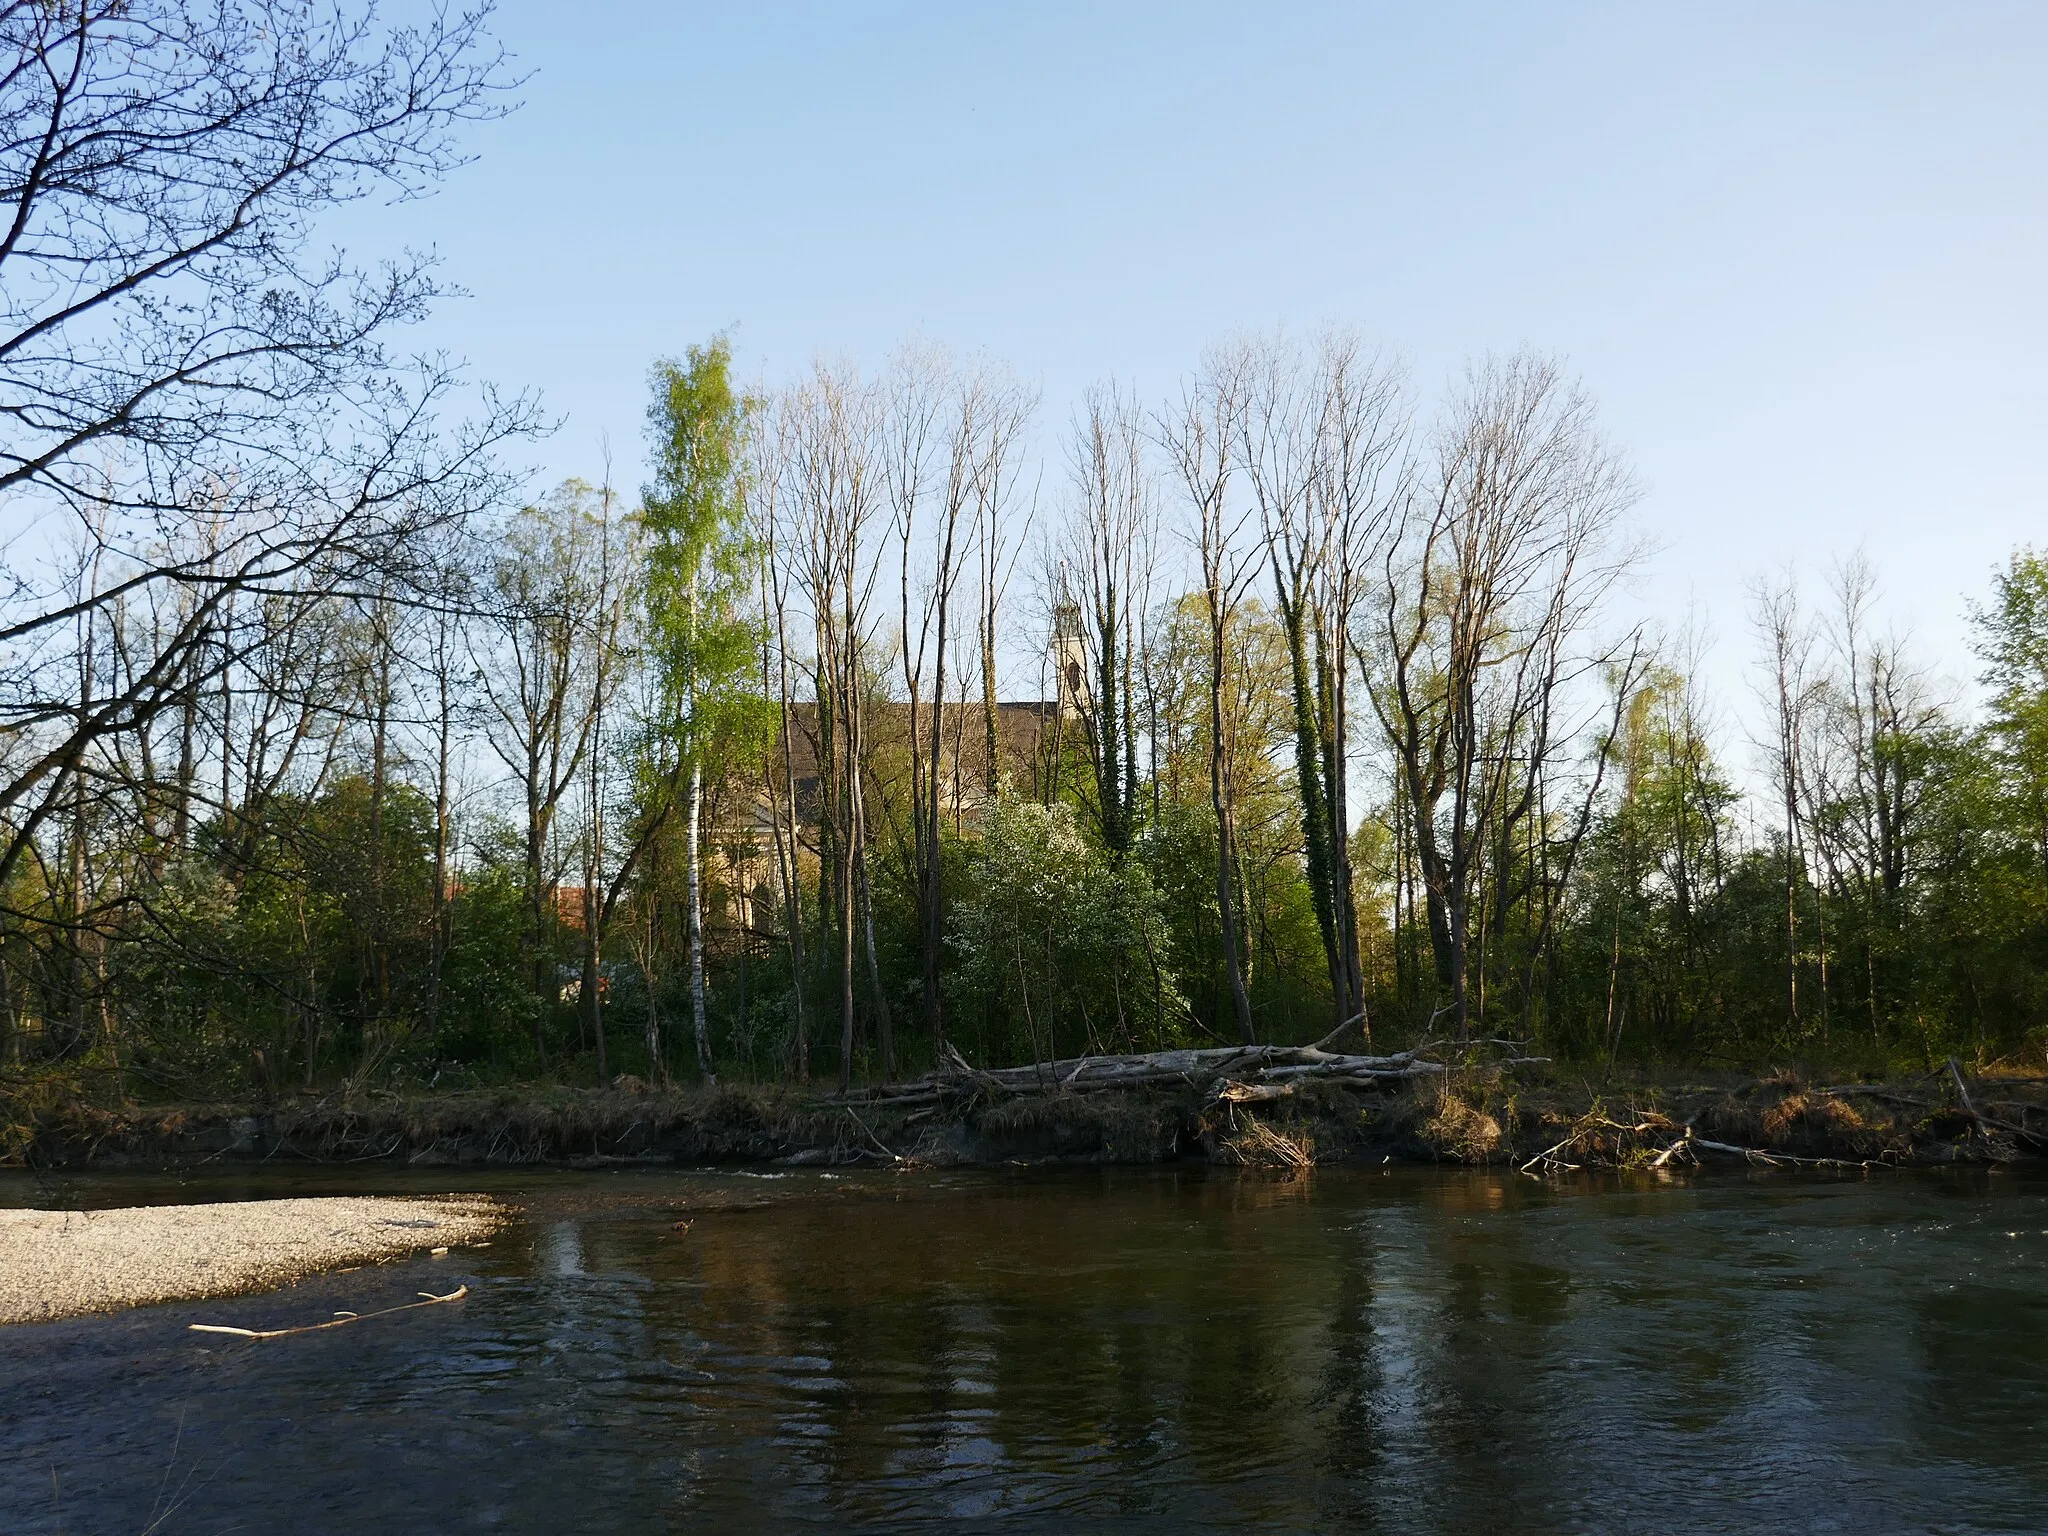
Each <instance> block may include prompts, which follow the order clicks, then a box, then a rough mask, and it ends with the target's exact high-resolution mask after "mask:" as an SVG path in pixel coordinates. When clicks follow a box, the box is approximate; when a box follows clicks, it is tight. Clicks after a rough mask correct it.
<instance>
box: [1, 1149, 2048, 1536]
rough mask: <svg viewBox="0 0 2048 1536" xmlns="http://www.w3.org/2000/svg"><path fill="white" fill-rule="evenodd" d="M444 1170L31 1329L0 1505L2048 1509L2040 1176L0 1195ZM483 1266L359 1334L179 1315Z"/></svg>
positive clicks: (748, 1525) (1206, 1527) (1011, 1527)
mask: <svg viewBox="0 0 2048 1536" xmlns="http://www.w3.org/2000/svg"><path fill="white" fill-rule="evenodd" d="M451 1187H457V1188H463V1189H479V1188H482V1189H491V1190H493V1191H494V1192H497V1193H500V1194H502V1195H504V1196H505V1197H507V1198H509V1199H512V1200H516V1201H518V1202H520V1203H521V1205H522V1206H523V1207H524V1210H525V1215H524V1216H523V1218H522V1219H521V1221H520V1222H519V1224H517V1225H516V1226H514V1227H513V1228H511V1229H510V1230H508V1231H506V1232H504V1233H503V1234H501V1235H500V1237H499V1238H498V1240H497V1241H496V1242H495V1243H494V1244H493V1246H491V1247H490V1248H487V1249H481V1250H468V1251H458V1252H457V1253H455V1254H452V1255H450V1256H448V1257H447V1258H444V1259H439V1260H433V1259H421V1260H416V1261H410V1262H406V1263H402V1264H392V1265H385V1266H380V1267H373V1268H368V1269H363V1270H358V1271H356V1272H353V1273H348V1274H340V1275H330V1276H326V1277H323V1278H320V1279H317V1280H313V1281H308V1282H306V1283H304V1284H301V1285H299V1286H297V1287H294V1288H292V1289H291V1290H288V1291H285V1292H281V1293H276V1294H272V1295H266V1296H258V1297H247V1298H240V1299H235V1300H226V1301H213V1302H204V1303H191V1304H179V1305H170V1306H158V1307H148V1308H143V1309H140V1310H137V1311H134V1312H130V1313H127V1314H124V1315H121V1316H117V1317H111V1318H99V1319H86V1320H80V1321H75V1322H66V1323H56V1324H45V1325H39V1326H33V1327H17V1328H12V1329H6V1330H0V1530H4V1531H6V1532H56V1531H63V1532H140V1531H143V1530H145V1529H147V1530H150V1531H153V1532H157V1533H164V1536H169V1533H183V1532H207V1533H211V1532H225V1531H251V1532H265V1533H268V1532H298V1531H304V1532H328V1531H406V1532H433V1531H478V1530H501V1531H536V1532H554V1531H634V1532H646V1531H705V1532H749V1531H793V1530H849V1529H852V1530H883V1531H915V1530H939V1529H943V1530H948V1531H974V1530H1004V1531H1040V1530H1043V1531H1175V1532H1202V1531H1260V1532H1286V1531H1317V1532H1326V1531H1385V1532H1432V1533H1435V1532H1442V1533H1467V1532H1471V1533H1487V1536H1494V1533H1504V1532H1511V1531H1535V1532H1548V1531H1558V1532H1566V1531H1617V1532H1624V1531H1625V1532H1639V1531H1684V1532H1710V1531H1727V1532H1755V1531H1802V1532H1804V1531H1842V1532H1855V1533H1859V1536H1860V1533H1867V1532H1877V1531H1934V1532H1966V1531H2033V1532H2040V1531H2048V1185H2044V1184H2042V1183H2040V1182H2038V1181H2030V1180H2029V1179H2027V1178H2025V1177H2015V1176H2011V1175H1998V1176H1985V1175H1957V1176H1953V1177H1950V1176H1936V1175H1926V1174H1883V1175H1873V1176H1871V1177H1869V1178H1867V1179H1866V1178H1854V1179H1843V1180H1810V1179H1793V1178H1787V1177H1783V1176H1777V1175H1772V1176H1757V1177H1745V1176H1741V1175H1723V1176H1718V1177H1712V1178H1701V1179H1698V1180H1696V1181H1694V1182H1691V1183H1666V1184H1650V1183H1647V1182H1640V1183H1627V1182H1624V1183H1616V1182H1614V1181H1611V1180H1609V1181H1600V1182H1587V1183H1583V1184H1573V1185H1564V1186H1559V1185H1545V1184H1541V1183H1538V1182H1536V1181H1535V1180H1533V1179H1528V1178H1517V1177H1515V1176H1514V1175H1512V1174H1502V1173H1467V1172H1436V1171H1427V1170H1412V1169H1388V1170H1380V1169H1373V1170H1370V1171H1366V1170H1322V1171H1319V1172H1317V1173H1316V1174H1315V1175H1314V1176H1313V1177H1311V1178H1308V1179H1304V1180H1299V1181H1293V1182H1287V1181H1278V1180H1274V1179H1268V1178H1261V1177H1255V1176H1233V1175H1228V1174H1220V1173H1217V1172H1214V1171H1210V1170H1204V1169H1200V1168H1192V1167H1190V1168H1172V1169H1161V1170H1117V1171H1104V1172H1075V1171H1065V1172H1060V1173H1024V1172H1016V1173H1010V1174H1003V1173H953V1174H906V1175H892V1174H889V1173H883V1172H873V1173H862V1174H840V1175H833V1174H826V1173H819V1172H813V1171H802V1172H796V1171H792V1172H789V1173H783V1174H777V1175H773V1176H749V1175H745V1174H737V1173H734V1172H731V1171H723V1172H704V1173H688V1172H680V1171H666V1170H664V1171H661V1172H658V1173H656V1172H615V1173H603V1174H572V1173H547V1172H528V1173H522V1174H520V1175H517V1176H511V1175H505V1174H454V1175H451V1174H449V1173H447V1172H445V1171H443V1172H440V1173H437V1174H434V1175H431V1176H424V1175H411V1176H408V1175H397V1174H392V1173H389V1172H372V1173H367V1174H363V1175H362V1176H360V1177H350V1176H346V1174H345V1172H324V1173H313V1174H307V1173H299V1174H289V1173H279V1174H275V1175H272V1174H269V1173H267V1172H266V1173H263V1174H260V1175H256V1176H251V1175H233V1174H223V1175H219V1176H215V1177H212V1178H207V1179H199V1178H194V1179H191V1180H189V1181H186V1182H183V1183H178V1182H174V1181H168V1180H163V1179H153V1180H152V1179H140V1178H135V1177H114V1176H107V1177H100V1178H93V1179H85V1180H75V1181H71V1182H68V1183H66V1184H63V1185H61V1186H56V1187H51V1186H46V1185H38V1184H37V1183H35V1182H34V1181H31V1180H29V1179H27V1178H25V1177H10V1179H9V1181H7V1182H0V1203H12V1204H49V1203H57V1202H63V1203H72V1204H89V1205H90V1204H97V1205H113V1204H133V1203H141V1202H148V1201H164V1200H192V1199H226V1198H247V1197H250V1196H255V1195H283V1194H307V1193H329V1192H366V1191H370V1190H378V1189H390V1190H412V1189H425V1188H442V1189H446V1188H451ZM685 1218H687V1219H690V1220H692V1222H693V1225H691V1226H690V1228H689V1230H688V1231H677V1230H675V1223H676V1222H677V1221H678V1220H679V1219H685ZM458 1281H466V1282H468V1284H469V1285H470V1286H471V1287H472V1292H473V1294H472V1297H471V1299H470V1300H468V1301H467V1302H464V1303H462V1304H460V1305H456V1306H448V1307H430V1308H424V1309H421V1310H419V1311H414V1312H408V1313H404V1314H401V1315H399V1316H396V1317H390V1318H381V1319H375V1320H372V1321H369V1322H365V1323H363V1324H361V1325H359V1326H353V1327H348V1328H341V1329H336V1330H333V1331H331V1332H327V1333H320V1334H313V1335H307V1336H301V1337H295V1338H289V1339H279V1340H273V1341H268V1342H263V1343H246V1342H242V1341H236V1340H229V1339H223V1338H220V1337H208V1336H206V1335H203V1334H195V1333H191V1332H188V1331H187V1329H186V1324H187V1323H190V1322H194V1321H208V1322H221V1323H232V1324H237V1325H241V1326H253V1327H263V1326H278V1325H286V1324H291V1323H297V1322H309V1321H316V1320H319V1319H322V1318H325V1317H326V1316H328V1315H329V1314H330V1313H331V1312H332V1311H334V1310H335V1309H338V1308H349V1309H353V1310H357V1311H368V1310H371V1309H373V1308H375V1307H378V1306H385V1305H391V1304H395V1303H397V1302H400V1301H403V1300H406V1299H409V1298H410V1297H411V1296H413V1294H414V1293H416V1292H418V1291H420V1290H423V1289H426V1288H429V1287H431V1288H433V1289H436V1290H448V1289H452V1288H453V1286H454V1284H455V1283H456V1282H458ZM153 1522H154V1523H153Z"/></svg>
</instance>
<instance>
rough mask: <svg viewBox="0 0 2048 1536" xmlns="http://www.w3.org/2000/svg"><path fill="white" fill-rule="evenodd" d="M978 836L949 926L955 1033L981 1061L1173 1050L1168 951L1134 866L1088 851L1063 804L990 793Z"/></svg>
mask: <svg viewBox="0 0 2048 1536" xmlns="http://www.w3.org/2000/svg"><path fill="white" fill-rule="evenodd" d="M981 834H982V835H981V837H980V840H979V841H978V842H977V843H976V844H975V845H974V846H973V847H972V850H971V851H970V853H969V855H968V857H967V859H966V861H965V865H966V867H965V869H964V870H963V871H962V880H961V884H962V885H963V886H965V887H966V888H965V889H964V890H962V891H961V892H960V894H959V895H957V896H956V898H955V900H954V904H953V910H952V913H951V923H950V925H949V941H950V950H951V958H952V964H951V966H950V967H949V970H948V974H947V987H948V990H947V999H946V1001H947V1011H948V1014H949V1016H950V1017H951V1018H952V1020H953V1021H954V1023H953V1029H954V1033H955V1035H956V1036H957V1037H959V1038H962V1039H963V1040H966V1041H968V1042H971V1043H972V1045H973V1046H974V1048H976V1049H977V1051H978V1053H979V1055H980V1057H981V1059H982V1060H985V1061H991V1062H1000V1061H1020V1060H1049V1059H1052V1058H1054V1057H1057V1056H1063V1055H1080V1054H1083V1053H1088V1052H1096V1051H1106V1050H1133V1049H1159V1048H1164V1047H1166V1046H1169V1045H1172V1044H1177V1043H1180V1042H1181V1041H1182V1040H1183V1039H1184V1038H1185V1036H1184V1035H1183V1033H1182V1015H1183V1004H1182V1002H1181V999H1180V996H1179V994H1178V991H1177V990H1176V987H1175V983H1174V971H1173V959H1174V957H1173V953H1172V945H1171V941H1170V939H1169V937H1168V934H1167V929H1166V924H1165V922H1164V920H1163V916H1162V913H1161V911H1160V903H1159V898H1158V895H1157V893H1156V892H1155V891H1154V890H1153V887H1152V881H1151V877H1150V876H1149V874H1148V873H1147V872H1146V869H1145V866H1144V865H1143V864H1142V863H1140V862H1139V861H1137V860H1135V859H1128V858H1127V859H1123V860H1117V859H1114V858H1112V857H1111V856H1110V855H1109V854H1107V853H1106V852H1104V851H1103V850H1102V849H1101V848H1100V847H1099V846H1098V845H1096V844H1094V843H1092V842H1091V841H1090V840H1089V839H1088V838H1087V837H1086V836H1085V835H1083V833H1082V831H1081V828H1080V824H1079V822H1078V820H1077V818H1076V816H1075V813H1074V809H1073V807H1071V806H1069V805H1065V804H1057V805H1051V806H1046V805H1040V804H1037V803H1036V802H1033V801H1030V800H1022V799H1018V798H1016V797H1015V796H1012V795H1009V794H1004V795H1000V796H998V797H997V798H996V799H995V800H994V801H993V802H991V803H990V804H989V805H988V807H987V808H986V810H985V812H984V817H983V822H982V829H981Z"/></svg>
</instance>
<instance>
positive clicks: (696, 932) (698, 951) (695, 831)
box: [687, 761, 718, 1083]
mask: <svg viewBox="0 0 2048 1536" xmlns="http://www.w3.org/2000/svg"><path fill="white" fill-rule="evenodd" d="M703 814H704V769H703V765H702V764H701V762H696V761H693V762H692V763H691V764H690V814H689V823H690V825H689V831H688V834H687V835H688V837H689V860H690V865H689V900H690V1021H691V1025H692V1027H693V1028H694V1030H695V1032H696V1039H697V1070H698V1071H699V1072H701V1073H702V1074H703V1075H704V1081H706V1082H707V1083H715V1082H717V1081H718V1076H717V1074H716V1073H715V1072H714V1071H713V1070H712V1064H711V1026H710V1024H709V1022H708V1021H707V1020H706V1018H705V1015H704V892H703V863H704V857H703V849H702V845H701V841H700V838H701V833H702V825H703Z"/></svg>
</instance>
